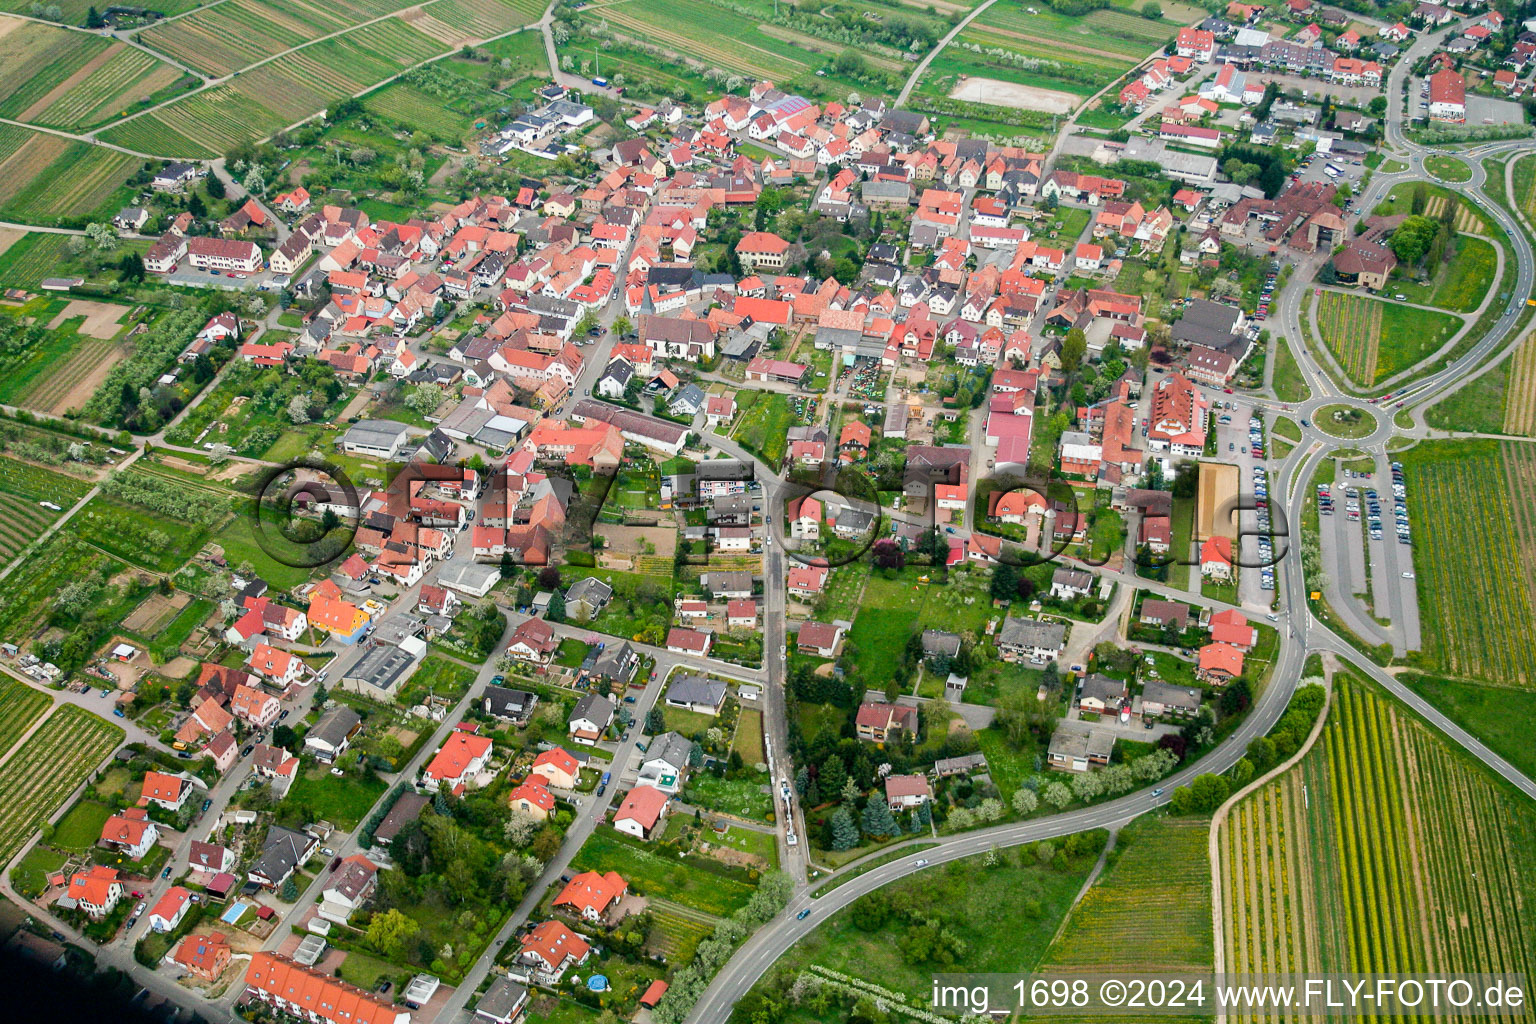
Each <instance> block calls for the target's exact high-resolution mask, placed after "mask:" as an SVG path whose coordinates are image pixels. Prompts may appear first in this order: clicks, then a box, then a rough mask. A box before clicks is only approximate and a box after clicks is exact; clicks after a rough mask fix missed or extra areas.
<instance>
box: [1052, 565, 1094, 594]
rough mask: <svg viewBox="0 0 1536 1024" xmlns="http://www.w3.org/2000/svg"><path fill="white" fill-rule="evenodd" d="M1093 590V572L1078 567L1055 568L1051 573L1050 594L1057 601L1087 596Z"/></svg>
mask: <svg viewBox="0 0 1536 1024" xmlns="http://www.w3.org/2000/svg"><path fill="white" fill-rule="evenodd" d="M1092 591H1093V573H1091V572H1083V571H1082V570H1080V569H1065V568H1063V569H1057V570H1056V571H1055V572H1054V573H1052V574H1051V596H1052V597H1054V598H1056V599H1057V600H1059V601H1070V600H1072V599H1073V598H1077V597H1087V596H1088V595H1089V594H1090V593H1091V592H1092Z"/></svg>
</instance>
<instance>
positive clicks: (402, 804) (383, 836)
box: [373, 790, 432, 849]
mask: <svg viewBox="0 0 1536 1024" xmlns="http://www.w3.org/2000/svg"><path fill="white" fill-rule="evenodd" d="M431 802H432V798H431V797H429V796H426V795H425V794H423V793H417V792H415V791H413V790H407V791H406V792H404V793H401V794H400V798H399V799H397V800H396V801H395V805H394V806H393V807H391V808H390V809H389V813H388V814H386V815H384V820H383V821H382V822H380V823H379V826H378V827H377V828H375V829H374V830H373V841H374V844H375V845H377V846H382V847H384V848H386V849H387V848H388V847H389V844H390V843H391V842H393V841H394V838H395V836H397V835H399V834H400V830H401V829H403V828H404V827H405V826H407V825H409V824H410V823H411V822H413V821H415V820H416V819H417V818H420V817H421V812H422V811H424V810H426V808H427V805H428V804H430V803H431Z"/></svg>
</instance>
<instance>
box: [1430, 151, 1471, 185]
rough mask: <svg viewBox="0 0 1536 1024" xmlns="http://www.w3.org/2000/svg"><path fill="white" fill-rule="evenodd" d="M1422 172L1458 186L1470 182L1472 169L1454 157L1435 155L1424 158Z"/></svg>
mask: <svg viewBox="0 0 1536 1024" xmlns="http://www.w3.org/2000/svg"><path fill="white" fill-rule="evenodd" d="M1424 170H1426V171H1428V172H1429V173H1430V174H1432V175H1434V176H1435V177H1436V178H1438V179H1440V180H1441V181H1444V182H1447V183H1449V184H1453V185H1459V184H1461V183H1462V182H1465V181H1471V180H1472V168H1471V167H1469V166H1468V165H1467V164H1466V162H1465V161H1463V160H1460V159H1458V158H1456V157H1454V156H1446V155H1444V154H1442V153H1435V154H1433V155H1431V156H1426V157H1425V158H1424Z"/></svg>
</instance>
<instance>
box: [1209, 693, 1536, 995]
mask: <svg viewBox="0 0 1536 1024" xmlns="http://www.w3.org/2000/svg"><path fill="white" fill-rule="evenodd" d="M1335 683H1336V684H1337V690H1336V694H1335V699H1334V706H1333V709H1332V711H1331V712H1330V715H1329V719H1328V724H1327V726H1326V727H1325V730H1324V733H1323V738H1322V740H1321V742H1320V743H1319V744H1318V746H1316V747H1314V748H1313V750H1312V751H1311V752H1310V753H1309V754H1308V755H1307V757H1306V758H1305V759H1304V760H1303V761H1302V763H1301V764H1300V765H1298V766H1297V768H1296V769H1294V770H1293V771H1291V772H1290V773H1288V774H1287V775H1286V776H1284V777H1283V778H1281V779H1278V780H1276V781H1274V782H1271V783H1270V784H1268V785H1266V786H1264V787H1263V788H1262V789H1260V790H1259V791H1258V792H1256V793H1254V794H1253V795H1251V796H1250V797H1249V798H1248V799H1247V800H1245V801H1244V802H1243V803H1242V804H1239V805H1238V806H1237V807H1235V808H1234V809H1233V812H1232V814H1231V815H1230V816H1229V818H1228V819H1227V822H1226V823H1225V824H1224V825H1223V827H1222V829H1221V832H1220V835H1219V843H1218V856H1219V867H1220V870H1221V873H1222V904H1223V905H1222V907H1221V908H1220V910H1221V913H1222V915H1223V920H1224V921H1225V924H1226V927H1225V929H1224V937H1225V950H1224V952H1225V955H1226V961H1227V964H1226V969H1227V970H1228V971H1235V972H1253V973H1275V972H1283V971H1296V972H1302V973H1310V972H1320V971H1329V972H1332V971H1347V972H1351V973H1361V974H1389V973H1424V974H1430V973H1433V974H1458V973H1466V974H1471V973H1478V972H1488V973H1502V972H1512V973H1524V972H1526V971H1528V970H1529V966H1530V963H1531V960H1532V953H1533V937H1536V936H1533V933H1532V930H1531V925H1530V924H1529V923H1528V922H1526V921H1525V920H1524V911H1525V909H1526V907H1525V899H1524V894H1525V892H1526V889H1527V887H1526V886H1525V884H1524V883H1523V881H1522V880H1523V879H1525V878H1527V877H1529V872H1530V871H1531V870H1532V868H1533V867H1536V864H1533V863H1532V849H1533V846H1532V843H1533V839H1536V816H1533V815H1532V813H1531V811H1530V809H1529V807H1528V806H1527V805H1526V804H1525V803H1524V802H1523V801H1521V800H1519V799H1518V798H1517V797H1515V796H1514V795H1513V794H1512V793H1511V792H1510V791H1508V790H1506V789H1505V788H1503V787H1502V786H1499V785H1496V784H1495V783H1494V782H1493V781H1491V780H1490V778H1489V777H1488V776H1487V775H1485V774H1484V773H1483V772H1482V771H1481V770H1480V769H1479V768H1478V767H1477V766H1475V765H1474V764H1473V763H1472V762H1470V761H1469V760H1468V759H1467V758H1466V757H1465V756H1464V755H1462V754H1461V753H1460V752H1459V751H1455V750H1452V749H1451V748H1450V747H1449V746H1448V744H1447V743H1446V742H1445V741H1444V740H1443V739H1442V738H1441V737H1440V736H1439V735H1438V734H1437V733H1435V732H1433V731H1432V730H1431V729H1429V728H1428V727H1427V726H1424V725H1422V724H1421V723H1420V722H1419V721H1418V720H1417V719H1415V718H1414V717H1413V716H1412V715H1410V714H1408V713H1407V712H1405V711H1402V710H1401V709H1400V708H1399V707H1398V706H1397V705H1396V704H1395V703H1394V702H1392V701H1391V700H1390V699H1389V698H1387V697H1385V696H1382V695H1380V694H1379V693H1378V691H1376V690H1375V689H1374V688H1372V687H1368V686H1366V685H1364V684H1361V683H1359V682H1356V681H1355V680H1353V679H1351V678H1350V677H1348V676H1347V675H1344V674H1340V675H1338V676H1336V677H1335ZM1446 922H1458V924H1456V925H1455V926H1453V927H1445V923H1446Z"/></svg>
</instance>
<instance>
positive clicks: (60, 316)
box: [0, 236, 130, 414]
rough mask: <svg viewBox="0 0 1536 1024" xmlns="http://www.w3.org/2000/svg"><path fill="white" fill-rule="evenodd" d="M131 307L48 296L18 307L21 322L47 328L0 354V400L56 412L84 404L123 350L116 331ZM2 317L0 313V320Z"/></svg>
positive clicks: (64, 411) (66, 410)
mask: <svg viewBox="0 0 1536 1024" xmlns="http://www.w3.org/2000/svg"><path fill="white" fill-rule="evenodd" d="M34 237H39V236H34ZM6 312H7V313H9V312H10V311H9V310H7V311H6ZM129 312H130V307H128V306H118V305H112V304H109V303H102V302H90V301H82V300H65V299H60V298H56V297H53V296H51V295H45V296H43V297H40V298H37V299H33V300H31V301H29V302H27V303H26V304H25V305H23V306H21V307H20V308H18V309H16V310H15V316H16V317H18V318H20V319H21V321H22V322H23V323H25V322H27V321H28V320H30V321H31V323H32V324H33V325H34V329H36V328H44V329H45V330H43V331H42V332H41V336H40V337H36V338H34V339H33V340H31V342H30V344H25V345H19V346H16V347H17V349H18V350H17V351H14V352H11V353H7V354H6V355H3V356H0V402H4V403H6V404H8V405H21V406H25V407H27V408H29V409H36V410H39V411H41V412H49V413H55V414H63V413H66V412H69V411H71V410H72V409H78V408H79V407H80V406H82V405H84V404H85V401H86V399H88V398H89V397H90V394H91V391H92V390H94V386H93V383H92V382H93V381H99V380H100V379H101V378H102V377H104V376H105V375H106V373H107V372H108V371H109V370H110V369H111V368H112V366H113V365H114V364H116V363H117V362H118V361H119V360H120V359H122V358H123V357H124V356H125V355H126V354H127V352H126V349H125V347H124V346H123V345H122V344H121V343H120V341H119V338H118V336H119V335H121V334H122V333H123V332H124V331H126V330H127V327H128V325H127V324H125V323H123V322H122V321H123V320H124V319H125V317H126V316H127V314H128V313H129ZM5 319H7V318H5V317H3V316H0V323H3V322H4V321H5ZM21 337H26V335H21Z"/></svg>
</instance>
